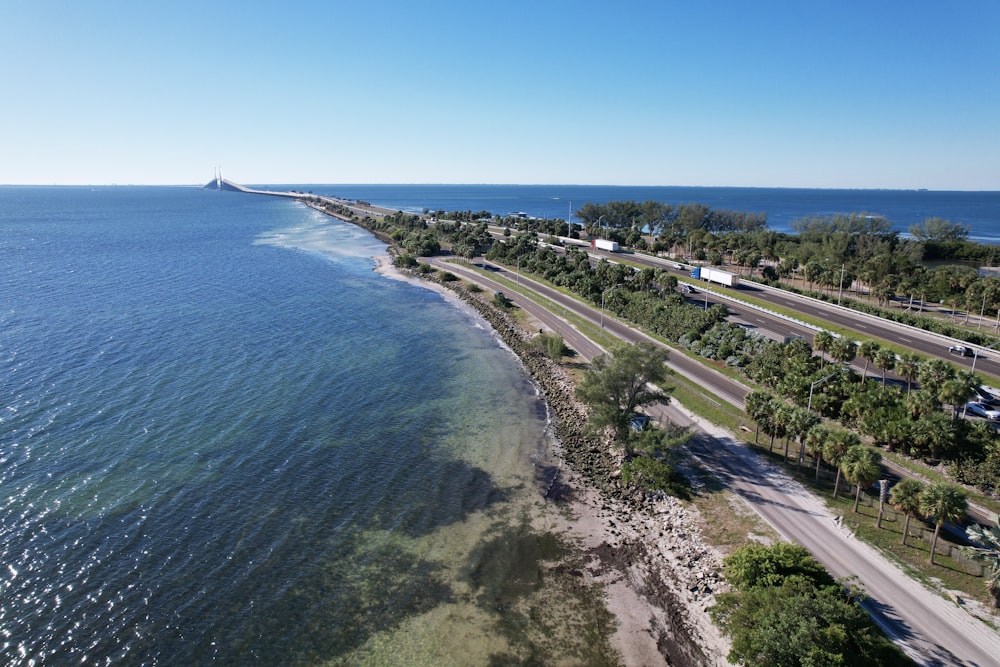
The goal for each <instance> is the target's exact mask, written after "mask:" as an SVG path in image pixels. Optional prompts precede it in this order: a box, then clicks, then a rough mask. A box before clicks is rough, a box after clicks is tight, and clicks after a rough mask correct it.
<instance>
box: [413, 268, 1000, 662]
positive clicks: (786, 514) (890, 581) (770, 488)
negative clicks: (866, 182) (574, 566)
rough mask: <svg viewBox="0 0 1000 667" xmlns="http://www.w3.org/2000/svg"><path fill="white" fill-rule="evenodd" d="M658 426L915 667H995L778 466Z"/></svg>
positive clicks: (629, 334)
mask: <svg viewBox="0 0 1000 667" xmlns="http://www.w3.org/2000/svg"><path fill="white" fill-rule="evenodd" d="M433 263H434V264H436V265H438V266H442V267H443V268H446V269H447V270H449V271H451V272H452V273H455V274H456V275H459V276H462V277H464V278H468V279H470V280H474V281H475V282H477V283H479V284H481V285H483V286H484V287H485V288H486V289H490V290H494V291H496V290H500V291H503V292H504V293H505V294H507V295H508V296H509V298H511V300H512V301H514V302H515V303H516V304H517V305H518V306H519V307H521V308H523V309H524V310H525V311H527V312H529V313H531V315H532V316H533V317H535V318H536V319H538V321H539V322H541V323H543V325H544V326H546V327H549V328H550V329H552V330H553V331H555V332H557V333H559V334H560V335H562V336H563V338H564V340H566V341H567V344H568V345H570V346H571V347H573V348H574V349H576V350H577V351H578V353H580V354H581V356H583V357H584V358H585V359H589V358H592V356H593V355H594V354H597V353H600V352H601V348H600V347H599V346H597V345H596V344H594V343H592V342H589V341H587V340H586V338H585V337H583V336H581V334H579V332H577V331H576V330H575V327H573V326H571V325H570V324H569V322H568V321H567V320H566V319H564V317H560V316H559V315H558V314H553V313H549V312H547V309H545V308H543V307H541V306H539V305H538V304H535V303H534V302H533V301H531V299H530V298H527V297H525V296H522V295H520V294H517V293H512V292H511V290H510V289H509V287H507V286H506V285H504V284H502V283H499V282H497V281H493V280H489V279H487V278H483V277H482V275H481V274H479V273H477V272H475V271H472V270H469V269H467V268H464V267H462V266H461V265H454V264H447V265H444V264H443V263H442V262H441V261H440V260H438V259H435V260H433ZM491 270H492V271H494V272H495V273H499V274H505V275H506V276H507V277H508V279H510V280H517V281H519V282H520V284H521V285H523V286H525V287H530V288H531V289H533V290H534V289H537V290H538V291H539V293H540V294H543V295H544V296H545V297H546V298H547V299H550V300H551V301H553V302H555V303H557V304H559V306H558V307H559V308H564V309H565V310H566V311H568V312H573V313H576V314H577V315H578V316H581V317H586V318H587V319H589V320H590V321H591V322H594V323H595V324H596V323H599V322H600V321H601V320H602V316H601V313H600V312H599V310H597V309H594V308H591V307H589V306H587V305H585V304H581V303H579V302H577V301H576V300H574V299H569V298H567V297H565V296H563V295H562V294H560V293H558V292H556V291H555V290H551V289H549V288H547V287H545V286H542V285H539V284H538V283H535V282H534V281H531V280H528V279H526V278H524V277H523V276H520V277H517V276H515V275H512V274H511V273H510V272H509V271H507V270H505V269H502V268H501V267H495V266H494V267H492V269H491ZM603 322H604V326H605V328H606V329H607V330H608V331H610V332H611V333H614V334H615V335H616V336H619V337H622V338H624V339H625V340H629V341H637V340H641V339H645V336H644V335H643V334H641V333H640V332H638V331H636V330H634V329H632V328H631V327H628V326H626V325H623V324H621V323H619V322H617V321H616V320H614V319H613V318H610V317H609V316H607V314H604V316H603ZM669 365H670V366H671V367H672V368H674V370H676V371H677V372H679V373H684V374H685V375H688V376H689V377H693V378H697V379H698V380H699V381H700V382H702V383H703V386H705V387H706V391H708V392H712V393H715V392H718V393H717V394H716V395H717V396H719V397H720V398H723V400H731V401H734V402H737V404H741V403H742V401H741V399H742V396H743V395H744V394H745V392H746V388H745V387H743V386H742V385H739V383H735V382H733V381H732V380H730V379H729V378H726V377H725V376H722V375H719V374H713V373H712V372H711V371H710V370H708V369H705V368H704V367H703V366H701V365H700V364H697V362H694V361H689V360H687V359H686V357H684V356H683V355H680V354H674V355H671V360H670V364H669ZM647 412H649V413H650V415H651V416H652V417H654V418H656V419H660V420H664V419H670V420H672V421H674V422H678V423H682V424H685V425H687V424H691V423H695V424H697V425H698V426H699V427H700V428H701V429H702V432H703V435H701V436H699V437H697V438H695V439H693V441H692V443H691V444H690V446H689V448H690V449H691V451H692V453H693V454H694V455H696V456H697V457H698V458H699V459H700V460H701V461H702V462H703V463H704V464H705V465H706V466H708V467H710V468H711V469H712V470H714V471H715V472H716V474H718V475H719V477H720V478H721V479H723V480H724V481H725V482H726V483H727V485H728V486H729V488H731V489H732V490H734V491H735V492H736V493H738V494H740V496H741V497H743V498H744V499H745V500H746V501H747V502H748V503H749V504H750V505H751V506H752V507H753V508H754V509H755V510H756V511H757V512H758V513H759V514H760V516H762V517H763V518H764V519H765V520H766V521H767V522H768V523H769V524H770V525H772V526H773V527H774V528H775V530H777V531H778V532H779V533H780V534H782V535H783V536H784V537H785V538H787V539H789V540H791V541H795V542H798V543H800V544H802V545H803V546H804V547H806V548H807V549H809V551H810V552H811V553H812V554H813V555H814V556H815V557H816V558H817V559H818V560H819V561H820V562H821V563H823V565H824V566H825V567H826V568H827V569H828V570H829V571H830V572H831V573H832V574H833V575H834V576H836V577H850V576H853V577H856V581H857V583H859V584H860V585H861V586H862V587H863V588H864V590H865V591H866V592H867V594H868V596H869V599H868V600H867V602H866V603H865V605H866V607H867V608H868V610H869V612H870V613H871V614H872V616H873V618H875V620H876V622H877V623H879V625H880V626H881V627H882V628H883V630H884V631H886V633H887V634H888V635H889V636H890V637H892V638H893V639H894V641H896V642H897V643H898V644H899V645H900V646H902V647H903V648H904V650H906V651H907V653H908V654H909V655H910V656H911V657H912V658H913V659H914V660H915V661H917V663H918V664H923V665H979V666H986V665H998V664H1000V634H998V633H997V632H996V631H994V630H993V629H991V628H990V627H988V626H987V625H985V624H984V623H982V622H981V621H979V620H978V619H976V618H975V617H973V616H972V615H971V614H969V613H968V612H967V611H965V610H964V609H962V608H961V607H960V606H959V605H958V604H957V603H955V602H953V601H949V600H945V599H944V598H942V597H940V596H938V595H936V594H934V593H932V592H930V591H929V590H927V589H925V588H924V587H923V586H921V585H920V584H919V583H917V582H915V581H914V580H912V579H911V578H910V577H908V576H907V575H906V574H905V573H903V572H902V571H901V570H900V569H899V568H898V567H896V566H895V565H892V564H890V563H889V562H888V561H887V560H886V559H885V558H883V557H882V556H881V555H880V554H878V553H877V552H876V551H875V550H874V549H872V548H870V547H868V546H867V545H865V544H863V543H861V542H859V541H857V540H856V539H854V538H853V536H852V535H851V534H850V532H849V531H847V530H845V529H844V528H843V527H842V526H841V524H840V522H838V521H837V520H836V517H833V516H832V515H830V513H829V512H828V511H827V510H826V508H825V506H824V505H823V503H822V501H821V500H820V499H818V498H816V497H814V496H813V495H812V494H811V493H809V492H808V491H807V490H806V489H805V488H804V487H802V486H801V485H800V484H798V483H797V482H795V481H794V480H792V479H791V478H790V477H788V476H787V475H786V474H785V473H784V472H783V471H782V470H781V469H780V468H779V467H777V466H773V465H771V464H770V463H768V462H766V461H764V460H762V459H761V458H760V457H759V456H757V455H756V454H755V453H754V452H752V451H751V450H749V449H748V448H747V447H745V446H743V445H742V444H741V443H739V442H738V441H736V440H734V439H733V438H731V437H730V436H728V435H727V434H725V432H723V431H720V430H719V429H717V428H715V427H713V426H712V425H710V424H705V423H700V420H699V419H698V418H696V417H693V416H691V415H685V414H679V413H678V408H676V407H674V406H665V405H658V406H653V407H652V408H650V409H647Z"/></svg>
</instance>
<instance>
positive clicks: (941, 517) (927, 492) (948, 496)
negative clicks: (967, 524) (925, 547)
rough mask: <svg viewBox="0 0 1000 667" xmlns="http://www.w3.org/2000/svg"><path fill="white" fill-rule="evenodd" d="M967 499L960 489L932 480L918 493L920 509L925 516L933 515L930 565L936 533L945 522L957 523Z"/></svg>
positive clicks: (963, 512)
mask: <svg viewBox="0 0 1000 667" xmlns="http://www.w3.org/2000/svg"><path fill="white" fill-rule="evenodd" d="M968 508H969V501H968V499H966V497H965V493H964V492H963V491H962V489H960V488H958V487H957V486H955V485H954V484H949V483H948V482H934V483H933V484H930V485H929V486H928V487H927V488H925V489H924V491H923V493H921V494H920V511H921V512H922V513H923V515H924V516H925V517H927V518H928V519H930V518H931V517H934V538H933V539H932V540H931V565H933V564H934V549H935V548H936V547H937V541H938V535H940V534H941V526H943V525H944V524H945V522H951V523H958V522H959V521H961V520H962V518H963V517H964V516H965V511H966V510H967V509H968Z"/></svg>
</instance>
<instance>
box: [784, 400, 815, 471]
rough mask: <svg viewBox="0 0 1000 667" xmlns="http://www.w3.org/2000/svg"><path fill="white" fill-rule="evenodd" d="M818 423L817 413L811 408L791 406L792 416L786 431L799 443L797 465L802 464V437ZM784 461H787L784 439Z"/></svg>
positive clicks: (786, 444)
mask: <svg viewBox="0 0 1000 667" xmlns="http://www.w3.org/2000/svg"><path fill="white" fill-rule="evenodd" d="M818 423H819V415H817V414H816V413H815V412H813V411H812V410H807V409H805V408H799V407H796V408H793V409H792V418H791V419H790V420H789V422H788V433H789V435H794V436H795V440H796V441H797V442H798V445H799V457H798V462H797V463H796V465H797V466H801V465H802V459H803V453H804V450H803V449H802V438H803V437H804V436H805V434H806V433H808V432H809V429H811V428H812V427H813V426H815V425H816V424H818ZM785 461H786V462H787V461H788V442H787V440H786V441H785Z"/></svg>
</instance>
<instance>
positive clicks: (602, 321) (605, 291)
mask: <svg viewBox="0 0 1000 667" xmlns="http://www.w3.org/2000/svg"><path fill="white" fill-rule="evenodd" d="M613 289H614V287H609V288H608V289H606V290H604V291H603V292H601V328H602V329H603V328H604V295H605V294H607V293H608V292H610V291H611V290H613Z"/></svg>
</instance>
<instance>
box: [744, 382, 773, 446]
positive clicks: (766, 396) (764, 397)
mask: <svg viewBox="0 0 1000 667" xmlns="http://www.w3.org/2000/svg"><path fill="white" fill-rule="evenodd" d="M743 409H744V411H746V413H747V416H748V417H750V419H752V420H753V421H754V423H755V424H756V429H755V430H754V432H753V444H755V445H756V444H757V434H758V433H759V431H760V427H761V424H762V423H764V421H765V420H767V419H769V418H770V415H771V412H773V411H774V394H772V393H770V392H767V391H751V392H750V393H749V394H747V395H746V398H744V399H743ZM765 431H766V429H765Z"/></svg>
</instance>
